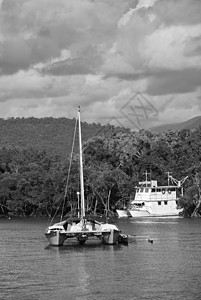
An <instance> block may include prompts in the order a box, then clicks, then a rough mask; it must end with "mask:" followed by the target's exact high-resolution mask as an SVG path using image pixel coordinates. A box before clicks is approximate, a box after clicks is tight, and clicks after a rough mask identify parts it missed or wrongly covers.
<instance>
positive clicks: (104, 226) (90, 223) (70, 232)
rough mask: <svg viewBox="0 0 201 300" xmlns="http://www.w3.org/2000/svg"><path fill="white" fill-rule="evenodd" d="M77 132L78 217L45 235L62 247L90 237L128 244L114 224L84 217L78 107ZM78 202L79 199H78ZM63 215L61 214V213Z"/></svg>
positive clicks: (110, 243)
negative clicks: (70, 241) (75, 240)
mask: <svg viewBox="0 0 201 300" xmlns="http://www.w3.org/2000/svg"><path fill="white" fill-rule="evenodd" d="M78 130H79V161H80V193H79V194H80V195H81V209H80V217H77V218H69V219H66V220H63V221H62V218H63V215H62V218H61V220H60V222H59V223H55V224H54V225H52V226H49V227H48V228H47V229H46V232H45V235H46V237H47V239H48V241H49V243H50V245H53V246H62V245H63V244H64V242H65V240H66V239H70V238H77V241H78V242H79V243H80V244H84V243H85V242H86V241H87V240H88V239H89V238H90V237H97V238H98V239H99V240H100V241H101V242H102V243H104V244H108V245H113V244H118V243H123V244H128V236H127V235H124V234H121V231H120V230H119V228H118V227H117V226H116V225H115V224H109V223H107V222H106V223H100V222H98V221H97V220H95V218H93V217H86V215H85V199H84V176H83V160H82V136H81V118H80V107H79V106H78ZM78 200H79V199H78ZM62 211H63V210H62ZM62 214H63V212H62Z"/></svg>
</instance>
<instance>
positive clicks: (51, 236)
mask: <svg viewBox="0 0 201 300" xmlns="http://www.w3.org/2000/svg"><path fill="white" fill-rule="evenodd" d="M45 235H46V237H47V239H48V241H49V244H50V245H52V246H62V245H63V243H64V242H65V240H66V234H65V233H63V232H60V231H50V232H48V233H45Z"/></svg>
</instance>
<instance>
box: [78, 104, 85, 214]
mask: <svg viewBox="0 0 201 300" xmlns="http://www.w3.org/2000/svg"><path fill="white" fill-rule="evenodd" d="M78 125H79V150H80V151H79V152H80V190H81V191H80V194H81V219H84V217H85V201H84V177H83V161H82V135H81V119H80V106H78Z"/></svg>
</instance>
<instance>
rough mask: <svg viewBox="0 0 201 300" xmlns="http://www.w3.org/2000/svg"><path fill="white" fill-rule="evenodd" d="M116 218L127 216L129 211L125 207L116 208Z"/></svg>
mask: <svg viewBox="0 0 201 300" xmlns="http://www.w3.org/2000/svg"><path fill="white" fill-rule="evenodd" d="M116 212H117V214H118V218H128V217H130V213H129V212H128V211H127V210H126V209H117V210H116Z"/></svg>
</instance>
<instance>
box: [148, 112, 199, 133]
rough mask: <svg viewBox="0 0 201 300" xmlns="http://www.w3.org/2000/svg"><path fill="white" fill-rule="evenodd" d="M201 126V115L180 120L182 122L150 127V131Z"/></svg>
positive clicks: (158, 131)
mask: <svg viewBox="0 0 201 300" xmlns="http://www.w3.org/2000/svg"><path fill="white" fill-rule="evenodd" d="M199 126H201V116H197V117H195V118H192V119H190V120H188V121H185V122H182V123H172V124H164V125H160V126H156V127H152V128H151V129H150V131H151V132H156V133H161V132H165V131H167V130H174V131H176V130H178V131H180V130H182V129H193V128H199Z"/></svg>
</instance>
